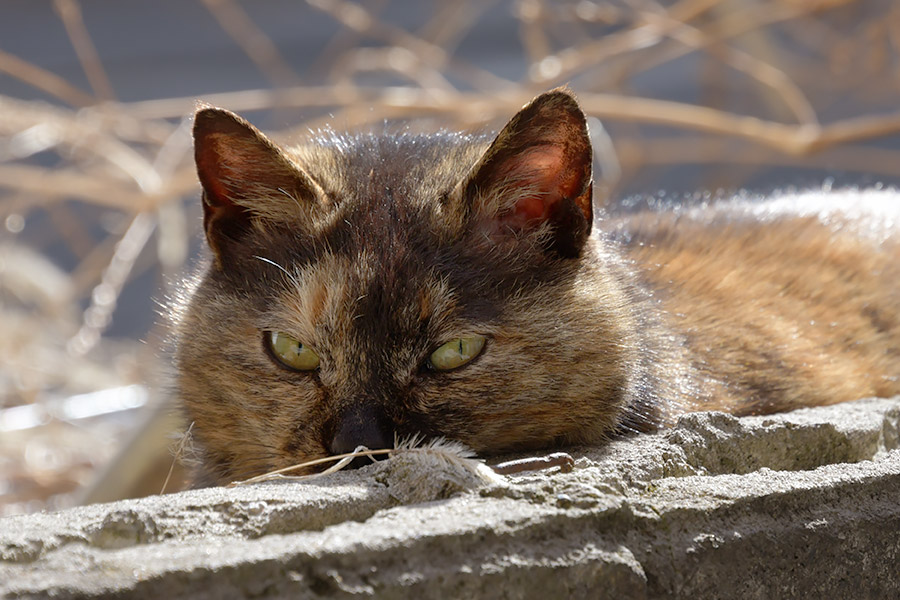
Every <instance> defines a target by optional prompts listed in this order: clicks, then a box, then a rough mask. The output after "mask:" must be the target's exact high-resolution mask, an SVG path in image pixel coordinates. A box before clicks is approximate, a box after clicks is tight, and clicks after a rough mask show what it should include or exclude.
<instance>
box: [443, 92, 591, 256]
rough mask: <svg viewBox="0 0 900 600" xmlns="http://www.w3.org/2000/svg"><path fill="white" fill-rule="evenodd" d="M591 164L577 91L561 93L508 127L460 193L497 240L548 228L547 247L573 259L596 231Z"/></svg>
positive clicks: (538, 102) (533, 105)
mask: <svg viewBox="0 0 900 600" xmlns="http://www.w3.org/2000/svg"><path fill="white" fill-rule="evenodd" d="M592 161H593V155H592V151H591V141H590V137H589V135H588V127H587V120H586V118H585V115H584V113H583V112H582V110H581V108H580V107H579V106H578V103H577V102H576V101H575V98H574V97H573V96H572V95H571V93H569V92H568V91H566V90H564V89H556V90H552V91H550V92H546V93H544V94H541V95H540V96H538V97H537V98H535V99H534V100H532V101H531V102H530V103H529V104H528V105H526V106H525V107H524V108H523V109H522V110H521V111H519V112H518V114H516V115H515V116H514V117H513V118H512V119H511V120H510V121H509V123H507V124H506V126H505V127H504V128H503V130H502V131H501V132H500V134H499V135H498V136H497V138H496V139H495V140H494V141H493V143H492V144H491V145H490V147H489V148H488V149H487V151H486V152H485V153H484V155H483V156H482V157H481V159H480V160H479V161H478V163H476V165H475V166H474V167H473V168H472V170H471V171H470V172H469V174H468V175H467V176H466V178H465V179H464V180H463V181H462V183H461V184H460V186H459V187H457V189H456V190H455V191H454V195H456V196H457V198H458V199H459V200H462V206H464V207H466V208H465V211H466V212H467V213H468V214H467V215H466V218H467V220H469V221H470V222H471V219H473V218H474V219H475V222H476V226H478V227H480V228H486V229H487V232H488V234H489V235H490V236H491V237H492V238H494V239H501V240H502V239H504V238H508V237H509V236H519V235H521V234H522V233H527V232H528V231H533V230H536V229H537V228H538V227H540V226H541V225H548V226H549V231H550V234H549V237H547V238H545V245H546V246H547V248H548V250H551V251H555V252H556V253H557V254H559V255H560V256H562V257H566V258H574V257H577V256H579V255H580V253H581V249H582V247H583V246H584V243H585V241H586V240H587V237H588V234H589V233H590V231H591V223H592V220H593V210H592V198H593V182H592V174H591V166H592Z"/></svg>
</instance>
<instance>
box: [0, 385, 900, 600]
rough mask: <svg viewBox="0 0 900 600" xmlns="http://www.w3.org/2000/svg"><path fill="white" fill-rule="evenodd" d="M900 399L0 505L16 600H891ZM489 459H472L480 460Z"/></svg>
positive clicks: (2, 572)
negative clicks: (511, 449)
mask: <svg viewBox="0 0 900 600" xmlns="http://www.w3.org/2000/svg"><path fill="white" fill-rule="evenodd" d="M898 425H900V398H895V399H892V400H886V399H868V400H860V401H858V402H852V403H847V404H844V405H839V406H834V407H824V408H816V409H804V410H801V411H796V412H793V413H787V414H783V415H774V416H768V417H747V418H743V419H737V418H734V417H732V416H729V415H724V414H721V413H698V414H694V415H688V416H686V417H684V418H682V419H681V420H680V421H679V423H678V424H677V426H676V427H674V428H673V429H671V430H668V431H665V432H661V433H658V434H654V435H643V436H637V437H634V438H630V439H624V440H618V441H615V442H613V443H611V444H609V445H608V446H605V447H603V448H578V449H572V450H571V453H572V455H573V456H574V457H576V468H575V469H574V470H573V471H572V472H569V473H561V472H558V471H555V470H554V471H548V472H536V473H526V474H520V475H512V476H505V477H500V476H495V475H485V474H484V471H483V467H477V466H476V467H475V469H474V470H473V469H472V464H471V463H463V462H460V461H456V460H442V459H441V458H440V457H436V456H434V455H433V454H432V455H427V453H420V454H418V455H416V454H408V455H404V456H398V457H396V458H394V459H392V460H390V461H385V462H382V463H379V464H376V465H373V466H370V467H366V468H364V469H361V470H358V471H353V472H339V473H335V474H334V475H329V476H326V477H323V478H320V479H316V480H312V481H308V482H272V483H265V484H257V485H251V486H243V487H235V488H211V489H206V490H196V491H191V492H184V493H180V494H173V495H169V496H156V497H150V498H144V499H141V500H132V501H123V502H114V503H109V504H97V505H91V506H85V507H81V508H77V509H72V510H68V511H63V512H58V513H47V514H35V515H27V516H21V517H9V518H5V519H0V593H2V594H3V597H5V598H42V597H53V598H97V597H129V598H178V597H190V598H245V597H260V598H279V597H291V598H318V597H329V598H350V597H370V596H375V597H381V598H456V597H459V598H462V597H466V598H471V597H479V598H551V597H556V598H563V597H568V598H601V597H611V598H668V597H691V598H696V597H705V598H715V597H726V598H738V597H740V598H772V597H854V598H865V597H872V598H887V597H898V596H900V569H898V567H897V565H898V564H900V434H898ZM479 469H481V470H479Z"/></svg>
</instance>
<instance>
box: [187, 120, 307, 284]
mask: <svg viewBox="0 0 900 600" xmlns="http://www.w3.org/2000/svg"><path fill="white" fill-rule="evenodd" d="M194 159H195V161H196V163H197V175H198V176H199V178H200V184H201V185H202V186H203V227H204V229H205V231H206V239H207V242H208V243H209V246H210V248H211V249H212V251H213V253H214V254H215V257H216V261H217V264H218V265H219V266H220V267H221V266H222V263H223V261H224V259H223V257H224V255H226V254H227V253H228V249H229V247H230V246H231V245H233V244H236V243H239V242H240V241H241V239H242V238H243V237H244V235H245V234H246V233H247V232H248V231H250V230H251V229H252V228H254V227H259V228H265V226H266V225H267V224H271V223H279V222H282V223H283V222H291V221H295V220H296V219H297V218H298V217H301V218H302V217H304V216H306V215H304V214H303V213H305V212H312V211H313V210H315V208H316V204H317V203H318V202H320V201H321V200H322V199H323V198H324V193H323V192H322V190H321V188H320V187H319V185H318V184H317V183H316V182H315V181H314V180H313V179H312V178H311V177H310V176H309V175H307V174H306V172H304V171H303V169H301V168H300V167H299V166H298V165H296V164H294V163H293V162H292V161H291V159H290V158H289V157H288V156H287V155H285V153H284V152H282V151H281V149H279V148H278V147H277V146H276V145H275V144H273V143H272V142H271V141H270V140H269V138H267V137H266V136H265V135H264V134H263V133H262V132H260V131H259V130H258V129H257V128H256V127H254V126H253V125H251V124H250V123H248V122H247V121H246V120H244V119H242V118H241V117H239V116H238V115H236V114H234V113H232V112H229V111H227V110H224V109H221V108H201V109H200V110H199V111H197V114H196V115H195V117H194Z"/></svg>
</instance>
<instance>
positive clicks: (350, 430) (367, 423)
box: [328, 404, 394, 469]
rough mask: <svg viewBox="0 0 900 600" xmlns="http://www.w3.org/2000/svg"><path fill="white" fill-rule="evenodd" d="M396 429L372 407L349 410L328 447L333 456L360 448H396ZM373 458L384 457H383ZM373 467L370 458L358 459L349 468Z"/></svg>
mask: <svg viewBox="0 0 900 600" xmlns="http://www.w3.org/2000/svg"><path fill="white" fill-rule="evenodd" d="M393 445H394V428H393V424H392V423H391V422H390V420H389V419H388V418H387V416H386V415H385V414H384V413H383V412H382V411H381V410H380V409H378V408H376V407H374V406H372V405H371V404H360V405H356V406H351V407H350V408H348V409H346V410H345V411H344V413H343V414H342V415H341V416H340V418H339V419H338V420H337V423H336V424H335V428H334V437H333V438H332V439H331V443H330V444H329V445H328V449H329V450H331V453H332V454H346V453H348V452H353V451H354V450H356V448H357V447H359V446H365V447H366V448H368V449H369V450H378V449H380V448H393ZM373 458H376V459H377V458H384V457H383V456H378V457H373ZM370 464H372V459H371V458H369V457H368V456H358V457H356V458H354V459H353V462H351V463H350V465H349V467H350V468H351V469H356V468H359V467H363V466H365V465H370Z"/></svg>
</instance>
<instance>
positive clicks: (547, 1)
mask: <svg viewBox="0 0 900 600" xmlns="http://www.w3.org/2000/svg"><path fill="white" fill-rule="evenodd" d="M0 15H2V18H0V516H2V515H10V514H18V513H24V512H31V511H35V510H41V509H55V508H61V507H66V506H71V505H73V504H75V503H78V502H83V501H91V500H104V499H112V498H115V497H116V496H118V495H122V494H127V493H151V492H155V491H159V489H160V488H161V487H162V482H163V480H164V479H165V477H166V474H167V471H168V467H167V466H165V465H168V463H170V462H171V460H168V461H163V463H165V465H164V466H165V468H163V469H162V471H160V470H159V468H157V469H156V471H153V470H152V469H149V467H147V466H146V465H142V464H141V461H142V460H147V461H150V458H149V457H153V456H159V454H160V450H159V449H160V448H163V449H165V448H166V447H167V446H170V445H174V444H177V441H178V438H177V435H173V432H174V433H177V431H178V427H179V426H178V424H177V423H174V422H173V421H172V420H171V419H167V418H164V415H166V414H168V406H169V402H171V401H170V400H169V399H168V398H169V394H168V391H167V385H166V381H167V377H168V375H167V372H168V369H169V366H168V363H169V361H170V358H169V355H168V350H167V348H166V333H165V327H166V324H165V318H164V316H163V315H164V313H165V308H164V306H165V303H166V301H167V298H169V297H171V295H172V293H173V290H174V289H177V287H178V285H179V283H180V282H181V281H182V280H183V278H184V277H185V276H186V275H187V274H189V273H190V272H191V268H192V267H191V265H193V264H194V263H195V260H196V256H197V255H198V253H199V252H200V250H201V241H202V240H201V237H202V236H201V231H200V225H201V210H200V206H199V186H198V185H197V182H196V178H195V172H194V167H193V164H192V149H191V140H190V127H191V114H192V112H193V110H194V107H195V106H196V104H197V102H198V101H203V102H207V103H210V104H214V105H219V106H223V107H226V108H229V109H231V110H234V111H236V112H240V113H242V114H243V115H245V116H246V117H248V118H249V119H250V120H251V121H252V122H254V123H255V124H256V125H257V126H259V127H260V128H262V129H263V130H265V131H267V132H270V133H272V134H273V137H274V138H275V139H277V140H278V141H281V142H288V143H289V142H290V141H292V140H296V141H300V140H302V139H303V137H304V136H305V135H307V134H308V131H309V130H315V129H318V128H321V127H326V126H328V127H332V128H334V129H336V130H343V129H353V128H365V127H377V128H380V127H382V126H383V123H384V122H385V121H393V120H409V119H415V120H416V122H417V123H418V124H419V125H417V126H419V127H425V128H434V127H454V128H469V129H476V130H488V129H490V128H492V127H497V126H499V125H502V124H503V122H505V120H506V119H508V118H509V117H510V116H511V115H512V114H513V113H514V112H515V111H516V110H517V109H518V108H519V107H521V106H522V105H523V104H524V103H526V102H527V101H528V100H529V99H530V98H531V97H533V96H534V95H535V94H537V93H539V92H541V91H544V90H547V89H550V88H553V87H555V86H558V85H563V84H568V85H569V86H571V88H572V89H573V90H574V91H575V92H576V93H577V94H578V96H579V99H580V101H581V102H582V104H583V106H584V108H585V109H586V111H587V112H588V114H589V115H590V117H591V129H592V135H593V137H594V144H595V147H596V148H595V150H596V161H597V165H596V169H597V173H598V174H599V181H598V185H597V186H596V187H597V189H598V191H599V198H598V201H599V202H600V203H601V204H602V203H605V210H609V211H625V210H635V209H638V208H642V207H646V206H652V205H657V204H661V203H662V204H668V203H676V202H679V203H700V202H705V201H708V200H709V199H710V198H711V197H714V196H716V195H719V194H722V193H731V192H735V193H744V191H745V190H749V192H753V193H766V192H770V191H774V190H780V189H803V188H810V187H813V188H821V187H823V186H824V187H825V188H828V187H837V186H840V187H845V186H861V187H877V186H895V185H897V184H898V183H900V4H898V3H896V2H894V1H893V0H658V1H657V0H615V1H611V2H604V1H600V0H571V1H563V0H452V1H447V2H444V1H439V0H409V1H397V0H393V1H391V0H306V1H302V0H253V1H249V0H247V1H238V0H155V1H153V2H110V1H100V0H80V1H79V0H4V1H3V2H2V4H0ZM123 448H129V450H128V451H127V452H124V451H123ZM163 454H164V455H165V456H169V455H168V454H165V452H163ZM178 478H179V474H178V473H177V471H176V473H175V478H174V479H175V481H173V482H171V484H170V486H171V487H170V489H172V488H175V487H177V486H178V481H177V480H178ZM135 479H137V480H139V483H142V484H143V486H136V484H135V481H134V480H135ZM137 487H142V491H140V492H136V491H135V490H136V489H137Z"/></svg>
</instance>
